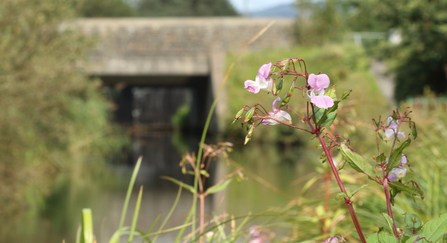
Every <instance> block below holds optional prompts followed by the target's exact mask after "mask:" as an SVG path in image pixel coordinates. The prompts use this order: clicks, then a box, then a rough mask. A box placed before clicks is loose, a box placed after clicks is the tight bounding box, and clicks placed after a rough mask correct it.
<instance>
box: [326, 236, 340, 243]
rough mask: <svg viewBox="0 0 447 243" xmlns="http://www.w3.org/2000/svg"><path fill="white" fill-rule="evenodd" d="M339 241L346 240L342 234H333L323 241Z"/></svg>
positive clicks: (328, 242)
mask: <svg viewBox="0 0 447 243" xmlns="http://www.w3.org/2000/svg"><path fill="white" fill-rule="evenodd" d="M339 242H346V240H345V238H343V237H342V236H338V235H336V236H332V237H329V238H327V239H326V240H325V241H323V242H322V243H339Z"/></svg>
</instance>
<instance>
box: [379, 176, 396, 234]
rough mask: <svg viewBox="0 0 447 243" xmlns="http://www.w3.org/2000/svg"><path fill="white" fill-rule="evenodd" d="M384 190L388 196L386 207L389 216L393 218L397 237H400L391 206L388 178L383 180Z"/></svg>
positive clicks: (386, 196)
mask: <svg viewBox="0 0 447 243" xmlns="http://www.w3.org/2000/svg"><path fill="white" fill-rule="evenodd" d="M383 192H384V193H385V198H386V208H387V211H388V216H390V218H391V219H392V220H393V233H394V236H395V237H396V239H399V238H400V237H399V233H398V232H397V227H396V224H395V223H394V216H393V209H392V207H391V199H390V191H389V189H388V179H386V178H385V179H384V180H383Z"/></svg>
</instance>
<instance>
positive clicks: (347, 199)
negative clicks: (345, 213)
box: [317, 133, 366, 243]
mask: <svg viewBox="0 0 447 243" xmlns="http://www.w3.org/2000/svg"><path fill="white" fill-rule="evenodd" d="M317 137H318V140H319V141H320V144H321V147H322V148H323V151H324V153H325V154H326V157H327V160H328V163H329V165H330V166H331V170H332V173H333V174H334V177H335V180H336V181H337V184H338V187H339V188H340V191H341V192H343V193H344V194H345V204H346V206H347V207H348V210H349V214H351V218H352V222H353V223H354V226H355V229H356V230H357V234H358V235H359V237H360V241H361V242H362V243H366V239H365V236H364V235H363V231H362V229H361V228H360V223H359V221H358V219H357V215H356V213H355V210H354V206H352V201H351V198H350V197H349V196H348V193H347V192H346V189H345V186H344V185H343V182H342V181H341V178H340V175H339V174H338V170H337V167H335V164H334V161H333V159H332V155H331V153H330V152H329V149H328V147H327V146H326V142H325V141H324V139H323V136H321V133H318V134H317Z"/></svg>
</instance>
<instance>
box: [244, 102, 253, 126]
mask: <svg viewBox="0 0 447 243" xmlns="http://www.w3.org/2000/svg"><path fill="white" fill-rule="evenodd" d="M255 109H256V107H255V106H253V107H252V108H251V109H250V110H248V111H247V113H245V119H244V123H246V122H248V121H250V119H251V118H252V117H253V114H254V113H255Z"/></svg>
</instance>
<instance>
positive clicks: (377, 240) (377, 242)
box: [366, 231, 398, 243]
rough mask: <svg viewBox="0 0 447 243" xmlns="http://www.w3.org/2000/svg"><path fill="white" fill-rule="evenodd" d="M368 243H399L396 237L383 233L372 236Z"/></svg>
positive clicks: (367, 239) (367, 238) (369, 236)
mask: <svg viewBox="0 0 447 243" xmlns="http://www.w3.org/2000/svg"><path fill="white" fill-rule="evenodd" d="M366 242H367V243H398V241H397V239H396V238H395V237H394V236H391V235H388V234H386V233H385V232H383V231H380V232H379V233H376V234H371V235H368V237H366Z"/></svg>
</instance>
